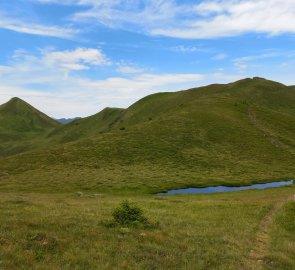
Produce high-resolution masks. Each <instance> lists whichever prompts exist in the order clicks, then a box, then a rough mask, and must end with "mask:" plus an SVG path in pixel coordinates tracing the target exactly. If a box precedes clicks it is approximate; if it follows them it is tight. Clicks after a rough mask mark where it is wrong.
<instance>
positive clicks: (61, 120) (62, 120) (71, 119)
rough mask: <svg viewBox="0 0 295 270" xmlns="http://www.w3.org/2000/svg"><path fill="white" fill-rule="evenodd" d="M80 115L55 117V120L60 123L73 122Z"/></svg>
mask: <svg viewBox="0 0 295 270" xmlns="http://www.w3.org/2000/svg"><path fill="white" fill-rule="evenodd" d="M80 118H81V117H75V118H60V119H55V120H56V121H58V122H60V123H61V124H64V125H66V124H69V123H71V122H73V121H74V120H77V119H80Z"/></svg>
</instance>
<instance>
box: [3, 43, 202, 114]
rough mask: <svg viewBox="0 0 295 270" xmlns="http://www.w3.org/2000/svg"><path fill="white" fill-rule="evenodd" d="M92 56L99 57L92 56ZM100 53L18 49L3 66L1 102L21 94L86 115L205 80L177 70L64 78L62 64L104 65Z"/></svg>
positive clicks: (47, 108)
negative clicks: (160, 72) (101, 77)
mask: <svg viewBox="0 0 295 270" xmlns="http://www.w3.org/2000/svg"><path fill="white" fill-rule="evenodd" d="M94 52H95V53H94ZM99 52H100V51H99ZM93 54H94V55H96V58H97V59H92V57H90V56H89V55H93ZM69 55H71V57H70V56H69ZM101 55H103V54H102V52H100V53H97V51H96V49H82V48H80V49H77V50H73V51H66V52H58V51H48V50H44V51H42V52H41V53H40V55H39V56H33V55H30V54H26V53H25V52H24V51H17V52H16V53H15V55H14V56H13V57H12V59H11V62H10V64H9V65H7V66H0V103H3V102H5V101H7V100H8V99H9V98H11V97H13V96H19V97H20V98H23V99H25V100H27V101H28V102H30V103H32V105H34V106H36V107H37V108H39V109H40V110H42V111H44V112H45V113H47V114H49V115H51V116H54V117H73V116H86V115H90V114H94V113H96V112H98V111H100V110H101V109H103V108H104V107H107V106H112V107H127V106H129V105H131V104H132V103H133V102H135V101H137V100H138V99H139V98H142V97H144V96H146V95H148V94H151V93H155V92H160V91H175V90H179V89H186V88H189V87H193V86H196V85H197V84H198V83H199V82H200V81H202V80H203V79H204V78H205V76H203V75H201V74H177V73H176V74H151V73H133V74H129V75H128V78H126V77H124V76H120V77H109V78H105V79H100V78H99V74H97V79H90V78H85V77H81V75H80V76H79V75H78V74H74V75H72V74H71V73H68V76H61V70H63V69H64V68H66V69H67V68H69V69H73V68H74V69H75V70H76V68H78V69H80V66H79V65H80V64H79V63H80V61H81V60H82V61H83V62H82V64H81V65H82V66H83V65H85V66H86V67H89V68H91V67H92V66H93V65H100V64H102V63H105V62H104V61H102V59H101ZM57 56H58V57H57ZM72 56H73V58H72ZM94 58H95V57H94ZM69 59H71V60H72V62H69V61H70V60H69ZM64 63H66V65H64ZM68 63H70V64H69V65H68ZM76 64H77V65H78V66H77V67H76V66H75V65H76ZM114 68H116V66H114Z"/></svg>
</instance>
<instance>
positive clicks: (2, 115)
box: [0, 97, 60, 155]
mask: <svg viewBox="0 0 295 270" xmlns="http://www.w3.org/2000/svg"><path fill="white" fill-rule="evenodd" d="M58 126H60V124H59V123H58V122H57V121H55V120H53V119H51V118H50V117H48V116H47V115H45V114H44V113H42V112H40V111H38V110H37V109H35V108H34V107H32V106H31V105H29V104H28V103H26V102H25V101H23V100H21V99H19V98H16V97H15V98H12V99H11V100H10V101H8V102H7V103H5V104H3V105H1V106H0V155H10V154H14V153H18V152H21V151H25V150H29V149H31V148H34V147H35V145H37V144H38V143H37V141H36V139H40V138H41V137H42V136H43V135H44V134H46V133H47V132H49V131H51V130H53V129H55V128H57V127H58Z"/></svg>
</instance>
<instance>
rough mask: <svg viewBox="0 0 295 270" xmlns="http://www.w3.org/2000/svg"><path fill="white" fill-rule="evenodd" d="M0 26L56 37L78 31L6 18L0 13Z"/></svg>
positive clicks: (66, 35) (64, 36)
mask: <svg viewBox="0 0 295 270" xmlns="http://www.w3.org/2000/svg"><path fill="white" fill-rule="evenodd" d="M0 28H2V29H7V30H11V31H15V32H19V33H25V34H31V35H39V36H50V37H58V38H72V37H73V36H74V35H75V34H76V33H77V32H78V31H77V30H73V29H71V28H63V27H58V26H48V25H41V24H34V23H26V22H23V21H21V20H18V19H12V18H7V17H5V16H3V15H1V14H0Z"/></svg>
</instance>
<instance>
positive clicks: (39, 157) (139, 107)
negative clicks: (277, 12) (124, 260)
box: [0, 78, 295, 192]
mask: <svg viewBox="0 0 295 270" xmlns="http://www.w3.org/2000/svg"><path fill="white" fill-rule="evenodd" d="M108 113H110V114H111V115H113V117H109V114H108ZM103 115H107V116H108V117H106V118H107V119H108V121H106V122H104V124H102V125H101V126H96V125H94V123H95V121H96V119H100V121H101V120H102V119H103ZM110 119H111V120H110ZM92 121H93V122H92ZM77 123H79V124H78V125H76V124H77ZM83 127H84V128H83ZM80 128H81V129H80ZM79 129H80V130H79ZM84 129H85V130H84ZM294 134H295V89H294V88H292V87H287V86H285V85H282V84H280V83H277V82H273V81H268V80H264V79H261V78H254V79H245V80H241V81H237V82H235V83H231V84H227V85H210V86H207V87H201V88H195V89H190V90H187V91H180V92H175V93H160V94H155V95H151V96H148V97H145V98H144V99H142V100H140V101H138V102H137V103H135V104H134V105H132V106H131V107H129V108H128V109H126V110H110V109H109V111H105V112H102V113H100V114H98V115H96V116H93V117H89V118H88V119H80V120H77V121H75V122H73V123H71V124H70V125H68V126H67V125H66V126H63V127H62V128H58V129H57V130H55V131H54V132H52V133H51V134H50V135H49V137H48V138H47V140H49V141H50V142H51V143H52V142H53V141H56V142H58V141H59V142H60V140H64V141H70V140H71V141H72V142H70V143H65V144H59V145H55V146H51V147H50V148H48V149H46V150H44V149H40V150H38V151H34V152H28V153H23V154H20V155H16V156H12V157H9V158H5V159H1V160H0V171H1V172H2V178H1V186H0V188H1V189H2V190H9V189H12V188H15V187H17V188H18V189H21V190H38V191H72V190H77V191H80V190H95V191H113V192H114V191H116V190H118V191H120V192H122V191H126V192H131V191H136V192H138V191H140V192H157V191H161V190H166V189H169V188H176V187H186V186H202V185H208V184H210V185H214V184H221V183H226V184H232V185H239V184H248V183H252V182H263V181H270V180H277V179H284V178H292V179H294V178H295V136H294ZM63 136H64V137H63ZM60 138H62V139H60ZM68 138H69V139H68ZM74 139H77V140H76V141H73V140H74Z"/></svg>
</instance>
